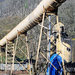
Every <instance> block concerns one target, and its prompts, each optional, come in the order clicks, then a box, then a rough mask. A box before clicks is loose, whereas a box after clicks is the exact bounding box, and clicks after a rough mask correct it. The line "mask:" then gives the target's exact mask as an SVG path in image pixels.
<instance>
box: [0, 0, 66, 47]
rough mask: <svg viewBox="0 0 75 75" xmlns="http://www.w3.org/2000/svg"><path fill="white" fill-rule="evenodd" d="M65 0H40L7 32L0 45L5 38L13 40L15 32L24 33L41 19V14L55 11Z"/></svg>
mask: <svg viewBox="0 0 75 75" xmlns="http://www.w3.org/2000/svg"><path fill="white" fill-rule="evenodd" d="M64 1H65V0H42V1H41V2H40V4H39V5H38V6H37V7H36V8H35V10H34V11H33V12H32V13H31V14H29V15H28V16H27V17H26V18H25V19H24V20H23V21H22V22H20V23H19V24H18V25H17V26H16V27H15V28H14V29H13V30H12V31H11V32H9V33H8V34H7V35H6V36H5V37H4V38H3V39H2V40H0V46H3V45H5V44H6V40H14V39H15V38H16V36H17V32H18V31H19V32H21V33H24V32H26V31H28V30H29V29H31V28H33V27H34V26H36V25H37V23H38V22H41V20H42V14H43V13H44V12H45V10H46V11H50V12H53V11H55V10H56V9H57V8H58V7H59V6H60V5H61V4H62V3H63V2H64Z"/></svg>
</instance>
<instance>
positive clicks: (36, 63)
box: [35, 13, 45, 69]
mask: <svg viewBox="0 0 75 75" xmlns="http://www.w3.org/2000/svg"><path fill="white" fill-rule="evenodd" d="M44 18H45V13H43V19H42V25H41V30H40V36H39V44H38V49H37V55H36V63H35V69H37V62H38V56H39V49H40V44H41V38H42V30H43V25H44Z"/></svg>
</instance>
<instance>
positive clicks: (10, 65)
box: [5, 41, 15, 74]
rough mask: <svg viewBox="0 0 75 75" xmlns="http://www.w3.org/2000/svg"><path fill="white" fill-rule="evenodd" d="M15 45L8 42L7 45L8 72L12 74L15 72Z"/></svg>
mask: <svg viewBox="0 0 75 75" xmlns="http://www.w3.org/2000/svg"><path fill="white" fill-rule="evenodd" d="M14 46H15V44H14V43H13V42H10V41H7V43H6V67H5V68H6V69H5V70H6V71H7V70H9V71H10V72H11V74H12V71H13V70H14V57H15V47H14Z"/></svg>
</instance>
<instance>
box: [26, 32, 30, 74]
mask: <svg viewBox="0 0 75 75" xmlns="http://www.w3.org/2000/svg"><path fill="white" fill-rule="evenodd" d="M25 38H26V47H27V56H28V57H27V58H28V62H29V65H28V67H29V75H31V65H30V56H29V48H28V38H27V33H26V34H25Z"/></svg>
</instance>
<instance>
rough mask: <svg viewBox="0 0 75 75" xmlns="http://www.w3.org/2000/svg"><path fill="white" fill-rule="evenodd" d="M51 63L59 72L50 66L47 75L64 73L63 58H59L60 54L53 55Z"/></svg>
mask: <svg viewBox="0 0 75 75" xmlns="http://www.w3.org/2000/svg"><path fill="white" fill-rule="evenodd" d="M50 62H51V63H52V64H53V65H54V66H55V67H56V68H57V70H56V69H55V68H54V67H53V66H52V65H51V64H50V65H49V66H48V68H47V72H46V75H62V73H63V68H62V57H61V56H59V55H58V54H53V55H52V56H51V58H50ZM49 69H50V70H49ZM58 71H59V72H60V73H59V72H58ZM49 72H50V74H49Z"/></svg>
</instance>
